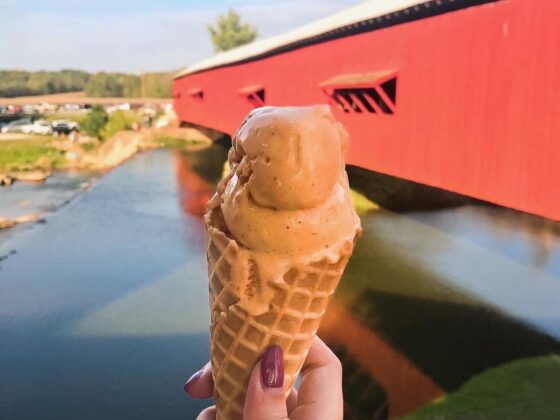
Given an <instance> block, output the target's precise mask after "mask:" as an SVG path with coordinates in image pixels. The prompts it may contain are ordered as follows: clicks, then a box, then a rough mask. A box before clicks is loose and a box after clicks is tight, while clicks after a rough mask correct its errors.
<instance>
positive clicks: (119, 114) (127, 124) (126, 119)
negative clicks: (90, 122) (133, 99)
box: [99, 111, 138, 140]
mask: <svg viewBox="0 0 560 420" xmlns="http://www.w3.org/2000/svg"><path fill="white" fill-rule="evenodd" d="M135 122H138V116H137V115H136V114H135V113H133V112H127V111H115V112H113V113H112V114H111V115H110V116H109V121H107V124H105V126H104V127H103V128H102V129H101V130H100V131H99V134H100V136H99V137H100V138H102V139H104V140H105V139H108V138H111V137H112V136H113V135H114V134H116V133H118V132H119V131H122V130H130V129H131V128H132V125H133V124H134V123H135Z"/></svg>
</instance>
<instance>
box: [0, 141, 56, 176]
mask: <svg viewBox="0 0 560 420" xmlns="http://www.w3.org/2000/svg"><path fill="white" fill-rule="evenodd" d="M51 142H52V138H50V137H30V138H28V139H23V140H6V141H0V172H12V171H24V170H30V169H37V168H42V169H49V168H61V167H63V166H64V164H65V162H66V160H65V158H64V152H62V151H61V150H58V149H56V148H54V147H53V146H52V144H51Z"/></svg>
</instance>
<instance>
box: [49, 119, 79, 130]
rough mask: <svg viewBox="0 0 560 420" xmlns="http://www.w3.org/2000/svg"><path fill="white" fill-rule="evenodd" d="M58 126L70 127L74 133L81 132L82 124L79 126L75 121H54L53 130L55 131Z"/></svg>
mask: <svg viewBox="0 0 560 420" xmlns="http://www.w3.org/2000/svg"><path fill="white" fill-rule="evenodd" d="M58 125H65V126H67V127H69V128H70V130H73V131H80V124H78V123H77V122H75V121H68V120H54V121H53V122H52V127H53V130H54V129H55V128H56V127H57V126H58Z"/></svg>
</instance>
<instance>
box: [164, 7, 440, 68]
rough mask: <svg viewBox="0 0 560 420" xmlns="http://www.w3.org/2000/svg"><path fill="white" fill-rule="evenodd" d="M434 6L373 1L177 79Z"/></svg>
mask: <svg viewBox="0 0 560 420" xmlns="http://www.w3.org/2000/svg"><path fill="white" fill-rule="evenodd" d="M431 3H434V2H433V1H426V0H369V1H366V2H363V3H360V4H358V5H356V6H353V7H350V8H348V9H345V10H343V11H341V12H338V13H335V14H333V15H331V16H328V17H326V18H323V19H320V20H316V21H314V22H311V23H308V24H306V25H304V26H300V27H299V28H297V29H294V30H292V31H289V32H285V33H283V34H280V35H276V36H271V37H268V38H264V39H261V40H258V41H255V42H252V43H250V44H247V45H243V46H241V47H237V48H234V49H232V50H229V51H226V52H223V53H220V54H217V55H215V56H213V57H210V58H207V59H205V60H203V61H200V62H198V63H196V64H193V65H192V66H189V67H187V68H186V69H184V70H183V71H181V72H179V73H177V75H176V76H175V78H179V77H181V76H185V75H187V74H192V73H198V72H201V71H204V70H209V69H212V68H215V67H222V66H227V65H232V64H236V63H240V62H244V61H250V60H254V59H257V58H260V57H263V56H266V55H270V54H274V53H278V52H282V50H286V49H293V48H297V47H298V46H303V45H302V44H304V43H306V42H313V41H314V40H320V39H321V38H322V37H323V36H324V35H326V34H331V35H334V36H336V37H338V36H341V35H342V36H344V34H345V33H346V32H349V33H351V32H353V31H356V30H357V29H358V28H359V27H360V24H361V23H362V22H363V23H365V22H366V21H368V20H371V19H372V18H378V17H381V16H386V15H389V14H391V13H394V12H398V11H400V10H404V9H408V8H411V7H414V6H416V8H417V9H419V8H421V7H422V8H424V7H430V4H431ZM440 3H441V0H440ZM420 5H422V6H420Z"/></svg>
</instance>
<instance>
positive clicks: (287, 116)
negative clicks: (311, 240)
mask: <svg viewBox="0 0 560 420" xmlns="http://www.w3.org/2000/svg"><path fill="white" fill-rule="evenodd" d="M235 142H236V144H235V146H234V147H235V149H236V150H237V151H238V152H239V153H240V154H242V155H245V156H246V159H244V161H243V165H244V168H243V169H244V170H245V172H246V173H248V174H249V173H250V175H251V176H250V178H249V180H248V187H249V190H250V192H251V196H252V199H253V200H254V201H255V202H256V203H257V204H259V205H261V206H263V207H270V208H273V209H279V210H295V209H305V208H310V207H313V206H316V205H318V204H320V203H322V202H324V201H325V200H326V198H327V197H328V196H329V194H331V192H332V190H333V188H334V185H335V183H336V181H337V179H338V177H339V175H340V171H341V169H343V168H344V154H345V152H346V149H347V145H348V135H347V134H346V131H345V130H344V128H343V127H342V125H341V124H340V123H338V122H337V121H336V120H335V119H334V118H333V116H332V115H331V113H330V109H329V107H328V106H326V105H325V106H310V107H284V108H273V107H266V108H260V109H258V110H255V111H253V113H252V114H250V116H249V118H248V119H247V120H246V122H245V123H244V124H243V125H242V127H241V128H240V129H239V131H238V133H237V136H236V139H235Z"/></svg>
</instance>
